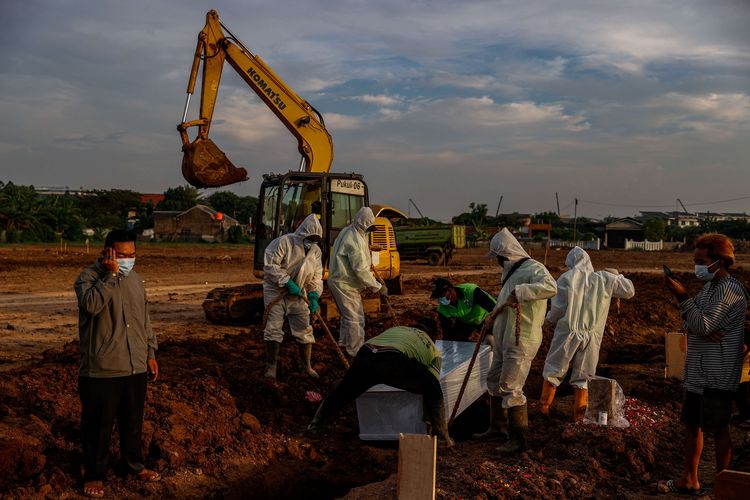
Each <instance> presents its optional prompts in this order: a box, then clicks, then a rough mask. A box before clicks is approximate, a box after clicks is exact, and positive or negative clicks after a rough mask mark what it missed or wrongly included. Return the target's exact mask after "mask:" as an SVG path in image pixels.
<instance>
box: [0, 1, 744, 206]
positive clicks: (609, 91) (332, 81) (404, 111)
mask: <svg viewBox="0 0 750 500" xmlns="http://www.w3.org/2000/svg"><path fill="white" fill-rule="evenodd" d="M212 8H215V9H217V10H218V12H219V15H220V17H221V19H222V21H223V22H224V23H225V24H226V25H227V26H229V28H230V29H231V30H232V31H233V32H234V33H235V34H236V35H238V36H239V37H240V38H241V39H242V40H243V41H244V43H245V45H246V46H247V47H248V48H249V49H250V50H251V51H253V52H254V53H256V54H258V55H260V56H261V57H263V58H264V59H265V60H266V62H267V63H268V64H269V65H270V66H271V67H272V68H273V69H274V70H275V71H276V73H278V74H279V75H280V76H281V77H282V78H283V79H284V80H285V81H286V82H287V83H288V84H289V86H291V87H292V88H293V89H294V90H296V91H297V92H298V93H299V94H300V95H302V96H303V97H304V98H305V99H307V100H308V101H309V102H310V103H312V104H313V106H315V107H316V108H317V109H318V110H320V111H321V113H322V114H323V116H324V118H325V120H326V124H327V126H328V129H329V131H330V132H331V134H332V136H333V140H334V145H335V161H334V166H333V168H334V170H337V171H356V172H359V173H362V174H364V175H365V176H366V179H367V182H368V185H369V188H370V198H371V201H373V202H378V203H389V204H392V205H394V206H396V207H398V208H401V209H403V210H407V204H408V199H409V198H412V199H414V201H415V202H416V203H417V205H419V207H420V208H421V210H422V211H423V212H424V213H425V214H426V215H429V216H431V217H434V218H439V219H447V218H449V217H450V216H452V215H454V214H456V213H459V212H461V211H464V210H465V209H466V207H467V206H468V204H469V203H470V202H472V201H473V202H478V203H486V204H487V205H488V206H489V208H490V209H489V211H490V213H491V214H494V212H495V209H496V207H497V203H498V200H499V198H500V196H503V204H502V208H501V211H502V212H512V211H519V212H539V211H545V210H555V192H558V193H559V197H560V206H561V209H562V211H563V213H565V212H567V213H572V212H573V199H574V198H575V197H577V198H579V200H580V204H579V206H578V212H579V214H583V215H587V216H592V217H598V216H605V215H608V214H613V215H630V214H633V213H637V211H638V210H639V209H642V210H658V209H664V210H670V209H674V208H675V200H676V198H680V199H682V201H683V202H684V203H685V204H686V205H687V207H688V209H690V210H694V211H695V210H700V211H705V210H712V211H740V212H742V211H747V212H750V165H749V162H750V160H748V159H749V158H750V29H748V26H750V0H732V1H730V0H711V1H709V0H705V1H696V0H658V1H657V0H652V1H646V0H617V1H606V0H587V1H584V0H564V1H563V0H560V1H552V0H549V1H523V2H520V1H468V0H462V1H455V0H451V1H442V0H433V1H415V0H409V1H403V0H388V1H381V0H356V1H341V0H325V1H316V0H306V1H299V2H293V1H288V0H275V1H268V0H265V1H262V2H261V1H253V0H244V1H240V0H214V1H192V0H191V1H188V0H179V1H178V0H173V1H141V0H128V1H122V0H115V1H111V0H96V1H94V0H90V1H84V0H77V1H66V0H58V1H52V0H47V1H40V0H2V2H0V16H1V17H2V19H3V20H4V23H3V30H2V31H0V114H1V116H2V121H1V122H0V180H2V181H6V182H7V181H13V182H15V183H18V184H34V185H36V186H65V185H67V186H70V187H84V188H122V189H134V190H137V191H141V192H162V191H164V190H165V189H166V188H168V187H170V186H178V185H182V184H184V183H185V181H184V180H183V179H182V175H181V171H180V163H181V157H182V156H181V151H180V146H181V143H180V139H179V136H178V133H177V131H176V130H175V125H176V124H177V122H178V121H179V120H180V118H181V116H182V109H183V104H184V99H185V94H184V92H185V86H186V83H187V76H188V72H189V69H190V64H191V61H192V54H193V51H194V49H195V37H196V35H197V33H198V32H199V31H200V29H201V28H202V27H203V24H204V22H205V13H206V11H208V10H209V9H212ZM224 75H225V76H224V79H223V81H222V87H221V90H220V96H219V102H218V104H217V108H216V111H215V114H214V118H215V121H214V126H213V128H212V138H213V139H214V140H215V142H216V143H217V144H218V145H219V146H220V147H221V148H222V149H223V150H224V151H225V152H226V153H227V155H228V156H229V157H230V158H231V159H232V160H233V161H234V162H235V164H237V165H241V166H246V167H247V168H248V170H249V172H250V176H251V180H250V181H248V182H245V183H242V184H239V185H235V186H232V187H231V188H230V189H231V190H232V191H234V192H236V193H238V194H240V195H257V192H258V187H259V184H260V182H259V181H260V178H261V175H262V174H263V173H267V172H271V171H274V172H281V171H287V170H290V169H296V167H297V166H298V164H299V157H298V153H297V148H296V140H295V139H294V138H292V137H291V136H290V135H289V134H288V132H287V131H286V129H285V128H284V127H283V126H282V125H281V124H280V123H279V122H278V120H277V119H276V118H275V116H274V115H273V114H272V113H271V112H270V111H269V110H268V109H267V108H266V107H265V106H264V105H263V104H262V103H261V102H260V100H259V99H258V98H257V97H256V96H255V95H254V94H253V93H251V92H250V90H249V88H248V87H247V86H246V85H245V84H244V82H243V81H242V80H240V78H239V77H238V76H236V74H234V73H233V70H232V69H231V67H229V66H227V68H226V70H225V73H224ZM196 104H197V103H196ZM196 108H197V106H193V108H192V110H191V111H193V113H192V116H193V117H194V115H195V111H196ZM225 189H226V188H225ZM211 192H213V191H212V190H207V191H206V193H207V194H210V193H211ZM739 198H744V199H739ZM723 200H734V201H726V202H722V203H712V202H718V201H723ZM412 213H414V212H412Z"/></svg>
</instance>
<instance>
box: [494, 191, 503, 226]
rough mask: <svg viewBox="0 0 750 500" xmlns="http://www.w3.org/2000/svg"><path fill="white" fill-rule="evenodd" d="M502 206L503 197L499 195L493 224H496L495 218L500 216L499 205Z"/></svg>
mask: <svg viewBox="0 0 750 500" xmlns="http://www.w3.org/2000/svg"><path fill="white" fill-rule="evenodd" d="M502 204H503V195H500V201H498V202H497V210H495V222H497V218H498V216H499V215H500V205H502Z"/></svg>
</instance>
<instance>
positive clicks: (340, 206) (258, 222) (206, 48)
mask: <svg viewBox="0 0 750 500" xmlns="http://www.w3.org/2000/svg"><path fill="white" fill-rule="evenodd" d="M224 61H227V62H228V63H229V64H230V65H231V66H232V68H234V70H235V71H236V72H237V73H238V74H239V75H240V77H242V79H243V80H244V81H245V82H246V83H247V84H248V86H249V87H250V88H251V89H252V90H253V91H254V92H255V93H256V94H257V95H258V96H259V97H260V98H261V100H262V101H263V102H264V103H265V104H266V106H268V108H269V109H270V110H271V111H273V113H274V114H275V115H276V116H277V117H278V119H279V120H281V122H282V123H283V124H284V126H286V128H287V129H288V130H289V132H291V133H292V135H294V137H296V138H297V140H298V149H299V152H300V155H301V156H302V159H301V163H300V167H299V170H298V171H289V172H287V173H283V174H266V175H264V176H263V182H262V183H261V187H260V195H259V197H258V209H257V211H256V214H255V218H254V220H253V227H254V233H255V246H254V249H255V252H254V256H253V274H254V275H255V276H256V277H262V276H263V254H264V251H265V249H266V247H267V246H268V244H269V243H270V242H271V241H272V240H273V239H274V238H276V237H278V236H280V235H282V234H286V233H290V232H292V231H294V229H295V228H296V227H297V224H299V222H300V221H302V220H303V219H304V218H305V217H306V216H308V215H309V214H311V213H315V214H318V215H319V217H320V223H321V225H322V226H323V242H322V243H321V249H322V250H323V258H324V263H325V262H327V261H328V256H329V254H330V251H331V248H332V246H333V242H334V240H335V239H336V236H338V234H339V232H340V231H341V230H342V229H343V228H344V227H345V226H347V225H348V224H350V223H351V221H352V219H353V218H354V214H355V213H356V212H357V211H358V210H359V209H360V208H361V207H363V206H367V205H369V204H370V200H369V193H368V190H367V184H365V182H364V178H363V176H362V175H359V174H354V173H332V172H330V168H331V164H332V163H333V140H332V139H331V135H330V134H329V133H328V130H327V129H326V127H325V122H324V121H323V116H322V115H321V114H320V113H319V112H318V111H317V110H316V109H315V108H313V107H312V106H311V105H310V104H309V103H308V102H307V101H305V100H304V99H302V98H301V97H300V96H299V95H297V93H296V92H294V91H293V90H292V89H291V88H289V86H287V85H286V84H285V83H284V81H283V80H281V78H279V77H278V75H276V73H274V72H273V70H271V68H270V67H269V66H268V65H267V64H266V63H265V62H264V61H263V60H262V59H261V58H260V57H259V56H258V55H255V54H252V53H251V52H250V51H249V50H248V49H247V47H245V45H244V44H243V43H242V42H241V41H240V40H239V39H238V38H237V37H236V36H235V35H234V34H233V33H232V32H231V31H230V30H229V29H228V28H227V27H226V25H224V24H223V23H222V22H221V21H220V20H219V15H218V14H217V13H216V11H214V10H211V11H209V12H208V14H207V15H206V25H205V26H204V27H203V29H202V30H201V31H200V33H198V45H197V47H196V49H195V55H194V57H193V65H192V68H191V70H190V78H189V80H188V86H187V100H186V102H185V111H184V113H183V116H182V122H181V123H180V124H179V125H178V126H177V130H178V131H179V132H180V138H181V139H182V151H183V158H182V174H183V176H184V177H185V179H186V180H187V181H188V182H189V183H190V184H192V185H193V186H195V187H197V188H206V187H220V186H226V185H229V184H233V183H235V182H241V181H244V180H247V170H245V169H244V168H238V167H235V166H234V164H232V162H231V161H230V160H229V158H227V156H226V155H225V154H224V152H223V151H222V150H221V149H219V147H218V146H216V144H215V143H214V142H213V141H212V140H211V139H209V137H208V134H209V129H210V127H211V119H212V117H213V113H214V107H215V104H216V97H217V94H218V91H219V83H220V81H221V73H222V70H223V67H224ZM201 62H202V63H203V73H202V80H201V83H202V85H201V102H200V117H199V118H198V119H196V120H192V121H186V120H187V116H188V110H189V107H190V98H191V96H192V95H193V92H194V90H195V84H196V80H197V77H198V71H199V69H200V66H201ZM191 127H197V128H198V132H197V134H196V136H195V139H193V140H192V141H191V140H190V137H189V135H188V129H189V128H191ZM381 213H382V215H381V216H378V217H376V219H375V224H376V226H377V230H376V231H374V232H373V233H371V235H370V245H371V250H372V257H373V259H372V260H373V267H374V268H375V271H376V273H377V274H378V275H379V276H380V278H381V279H382V280H383V281H384V282H385V283H386V285H387V286H388V289H389V291H390V292H391V293H394V294H399V293H401V288H402V281H401V275H400V259H399V255H398V251H397V250H396V240H395V236H394V232H393V226H392V225H391V223H390V220H389V219H388V217H393V216H394V214H398V213H400V212H398V211H397V210H395V209H389V208H387V207H386V208H385V211H384V209H383V207H380V206H378V211H377V213H376V215H379V214H381ZM402 215H403V214H402ZM364 306H365V312H366V313H367V314H368V315H370V316H373V315H374V316H378V315H382V314H384V312H385V310H384V309H383V307H382V304H381V301H380V298H379V297H376V296H372V297H364ZM203 310H204V311H205V314H206V318H207V319H208V320H209V321H211V322H215V323H229V324H247V323H251V322H253V321H256V320H259V319H260V318H262V315H263V290H262V285H260V284H250V285H244V286H239V287H226V288H217V289H214V290H211V291H210V292H209V293H208V296H207V297H206V300H205V301H204V302H203ZM321 313H322V314H323V317H324V318H326V319H332V318H335V317H337V316H338V312H337V311H336V307H335V303H334V301H333V300H331V299H330V295H329V294H328V293H324V294H323V297H322V298H321Z"/></svg>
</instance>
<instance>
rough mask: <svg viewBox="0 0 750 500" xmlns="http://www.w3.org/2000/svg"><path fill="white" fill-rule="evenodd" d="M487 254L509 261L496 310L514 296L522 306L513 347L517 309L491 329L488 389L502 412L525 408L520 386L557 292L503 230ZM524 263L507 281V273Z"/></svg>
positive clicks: (547, 275) (540, 268)
mask: <svg viewBox="0 0 750 500" xmlns="http://www.w3.org/2000/svg"><path fill="white" fill-rule="evenodd" d="M490 254H492V255H495V256H501V257H505V258H507V259H508V261H507V262H505V263H504V264H503V287H502V289H501V290H500V294H499V295H498V297H497V307H500V306H502V305H503V304H505V302H506V301H507V300H508V297H509V296H510V294H511V293H512V292H515V293H516V297H517V298H518V302H519V303H520V305H521V332H520V336H519V339H518V345H516V328H515V327H516V315H517V313H516V309H514V308H510V307H509V308H505V309H504V310H503V312H501V313H500V314H499V315H498V316H497V318H496V319H495V323H494V325H493V327H492V342H493V349H492V351H493V358H492V364H491V366H490V370H489V372H488V373H487V389H488V392H489V393H490V395H491V396H495V397H498V396H500V397H502V398H503V402H502V406H503V408H512V407H514V406H522V405H525V404H526V396H524V393H523V386H524V384H525V382H526V377H527V376H528V374H529V369H530V368H531V362H532V361H533V359H534V356H536V353H537V351H538V350H539V345H540V344H541V343H542V324H543V323H544V314H545V313H546V312H547V299H548V298H550V297H553V296H554V295H555V293H556V291H557V286H556V285H555V280H554V278H553V277H552V275H550V273H549V271H547V268H546V267H544V265H543V264H541V263H540V262H537V261H535V260H533V259H531V258H530V257H529V254H527V253H526V251H525V250H524V249H523V247H522V246H521V244H520V243H519V242H518V240H516V238H515V237H514V236H513V235H512V234H511V232H510V231H508V230H507V229H506V228H503V229H502V230H501V231H500V232H498V233H497V234H495V236H494V237H493V238H492V241H491V242H490ZM521 259H528V260H526V261H524V262H523V263H522V264H521V265H520V266H519V267H518V268H517V269H516V271H515V272H514V273H513V274H512V275H511V276H510V277H509V278H507V276H508V274H509V273H510V270H511V269H512V268H513V266H514V265H515V264H516V263H517V262H518V261H520V260H521Z"/></svg>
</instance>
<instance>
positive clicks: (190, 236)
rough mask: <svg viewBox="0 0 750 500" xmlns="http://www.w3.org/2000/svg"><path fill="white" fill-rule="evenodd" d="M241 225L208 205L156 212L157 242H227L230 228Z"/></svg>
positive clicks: (155, 228) (155, 236)
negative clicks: (181, 210)
mask: <svg viewBox="0 0 750 500" xmlns="http://www.w3.org/2000/svg"><path fill="white" fill-rule="evenodd" d="M237 225H239V222H237V220H236V219H233V218H232V217H229V216H228V215H226V214H223V213H221V212H217V211H216V210H214V209H213V208H211V207H207V206H206V205H196V206H194V207H193V208H190V209H188V210H185V211H184V212H179V211H158V210H155V211H154V238H155V239H156V241H210V242H214V241H215V242H223V241H226V239H227V236H228V232H229V228H230V227H232V226H237Z"/></svg>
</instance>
